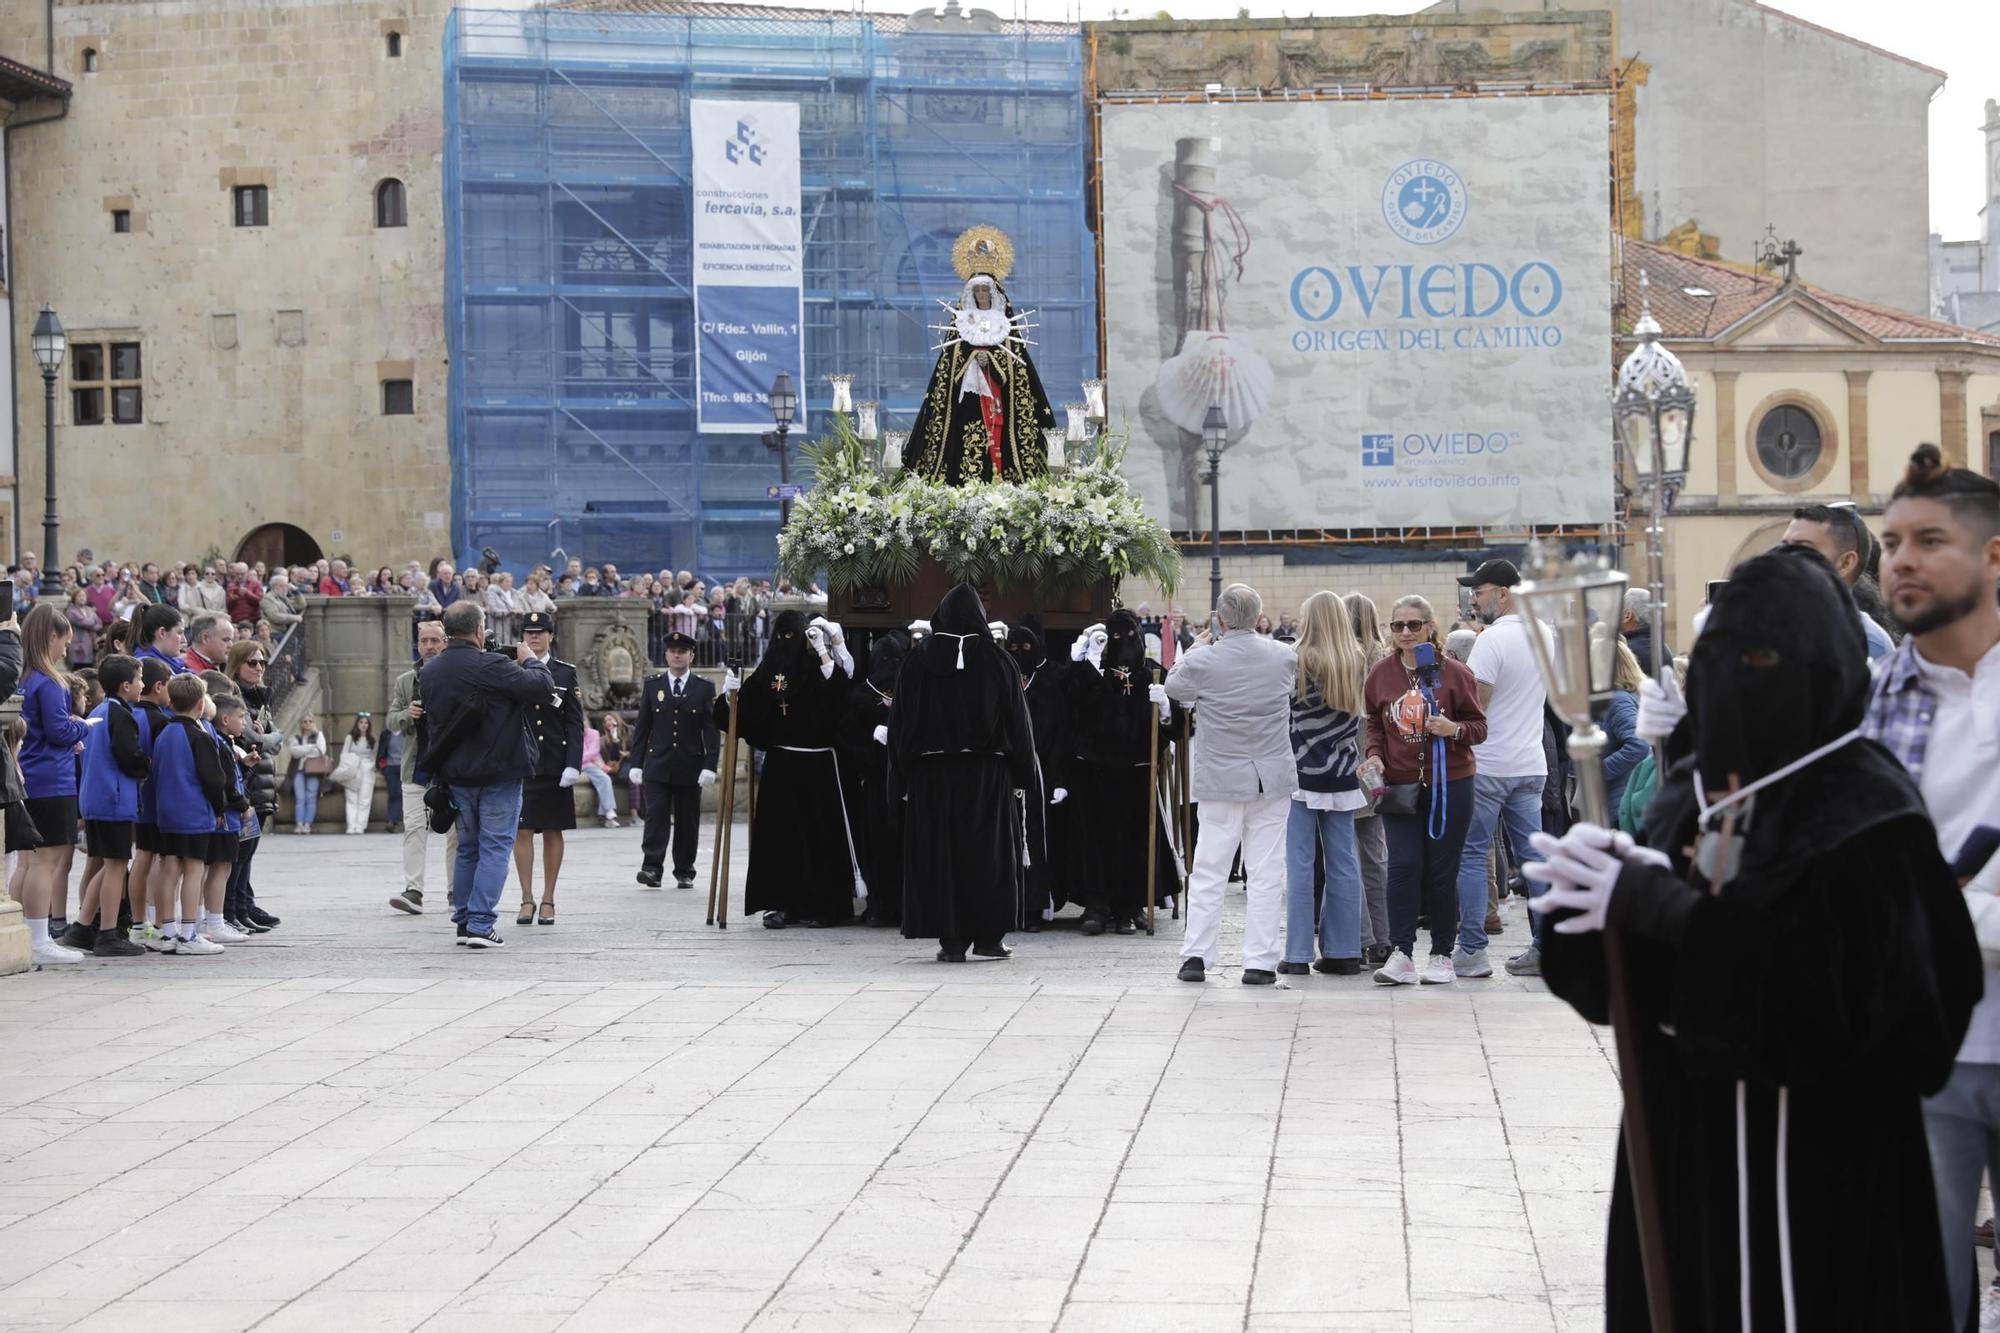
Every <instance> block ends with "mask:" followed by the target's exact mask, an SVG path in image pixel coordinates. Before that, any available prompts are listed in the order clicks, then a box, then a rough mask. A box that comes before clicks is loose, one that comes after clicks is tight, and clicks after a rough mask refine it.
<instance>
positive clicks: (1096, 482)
mask: <svg viewBox="0 0 2000 1333" xmlns="http://www.w3.org/2000/svg"><path fill="white" fill-rule="evenodd" d="M805 453H806V456H807V458H808V459H809V461H810V462H811V463H812V464H813V465H814V474H815V485H814V486H813V488H812V490H810V491H808V492H807V493H806V494H805V495H803V496H801V497H799V499H797V500H796V501H794V502H793V504H792V516H791V522H790V523H789V524H787V525H786V527H785V529H784V531H783V532H781V533H780V534H779V536H778V566H779V571H780V572H781V573H783V574H784V575H785V576H786V577H788V578H790V579H792V580H793V581H795V582H798V583H805V582H806V581H808V580H810V579H813V578H815V577H817V575H818V573H819V571H821V570H824V571H826V575H827V580H828V586H829V588H830V589H831V590H832V591H835V592H847V591H850V590H853V589H857V588H872V587H889V586H895V585H900V584H905V583H909V582H910V581H912V580H913V579H915V577H916V575H917V570H918V567H919V565H920V564H921V563H922V561H923V560H924V559H925V558H926V557H928V558H930V559H934V560H936V561H937V562H938V563H939V564H941V565H943V566H944V568H945V569H946V570H947V571H948V572H949V573H951V574H952V575H954V576H955V577H958V578H962V579H969V580H971V581H973V582H985V581H988V580H991V581H993V582H995V583H998V584H1000V585H1003V586H1014V587H1039V588H1045V589H1050V590H1056V589H1068V588H1073V587H1077V586H1080V585H1081V586H1094V585H1096V584H1098V583H1101V582H1103V581H1105V580H1107V579H1109V580H1113V581H1116V580H1119V579H1123V578H1127V577H1131V576H1134V575H1137V576H1141V577H1146V578H1150V579H1152V580H1153V581H1155V582H1156V583H1158V584H1160V585H1161V586H1162V587H1163V588H1165V589H1167V590H1169V591H1171V590H1172V589H1173V587H1174V586H1175V585H1176V583H1177V581H1178V579H1179V575H1180V551H1179V548H1177V547H1176V546H1175V545H1174V542H1173V538H1172V537H1170V536H1169V535H1168V533H1167V531H1166V530H1165V529H1164V528H1162V527H1161V526H1160V525H1159V524H1157V523H1155V522H1154V521H1153V520H1152V519H1151V518H1149V517H1147V515H1146V511H1145V507H1144V506H1143V505H1142V504H1141V503H1140V502H1139V497H1138V496H1136V495H1134V494H1133V493H1132V490H1131V488H1130V487H1129V486H1127V485H1126V482H1125V478H1124V476H1123V474H1122V473H1121V472H1120V471H1119V463H1120V461H1121V460H1122V458H1123V456H1124V446H1123V441H1122V439H1119V440H1116V441H1114V439H1113V438H1112V437H1108V436H1099V437H1098V441H1097V447H1096V448H1095V449H1094V450H1093V451H1092V452H1091V453H1090V455H1089V456H1088V457H1085V458H1079V459H1075V461H1074V462H1073V465H1072V466H1071V467H1070V468H1069V469H1068V470H1066V471H1063V472H1051V473H1048V474H1045V475H1043V476H1040V477H1033V478H1029V479H1026V480H1023V481H1000V482H991V483H985V484H981V485H975V486H945V485H941V484H939V483H935V482H931V481H927V480H925V479H923V478H921V477H917V476H914V475H911V474H910V473H907V472H898V473H895V474H893V475H891V476H888V477H884V476H882V475H880V473H879V472H878V471H877V470H876V469H875V468H874V467H873V465H872V464H871V462H870V460H869V459H868V457H867V455H866V453H865V450H864V446H863V445H862V442H861V441H860V440H859V439H857V438H856V437H855V436H854V434H853V432H852V429H851V428H850V427H849V426H848V423H847V421H846V418H844V417H836V418H835V427H834V431H833V434H832V435H831V436H829V437H828V438H827V439H826V440H823V441H821V442H819V443H817V444H814V445H810V446H808V447H807V449H806V450H805Z"/></svg>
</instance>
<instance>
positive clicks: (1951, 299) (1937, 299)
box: [1931, 97, 2000, 333]
mask: <svg viewBox="0 0 2000 1333" xmlns="http://www.w3.org/2000/svg"><path fill="white" fill-rule="evenodd" d="M1980 129H1981V131H1982V132H1983V133H1984V134H1985V136H1986V139H1985V151H1984V153H1983V154H1982V156H1983V158H1984V163H1983V166H1984V169H1985V173H1986V175H1985V179H1986V207H1985V208H1984V209H1983V210H1981V212H1980V215H1979V220H1980V223H1981V229H1980V230H1981V235H1980V236H1979V238H1978V239H1976V240H1970V241H1947V240H1945V239H1944V238H1942V237H1940V236H1936V235H1933V236H1932V237H1931V300H1932V306H1931V313H1932V314H1933V315H1936V316H1937V317H1938V318H1939V319H1943V320H1948V321H1950V322H1951V323H1953V324H1963V325H1965V326H1966V327H1968V328H1974V329H1983V330H1985V331H1986V332H1988V333H2000V101H1995V100H1993V99H1992V98H1990V97H1989V98H1988V99H1986V123H1985V124H1984V125H1982V126H1981V127H1980Z"/></svg>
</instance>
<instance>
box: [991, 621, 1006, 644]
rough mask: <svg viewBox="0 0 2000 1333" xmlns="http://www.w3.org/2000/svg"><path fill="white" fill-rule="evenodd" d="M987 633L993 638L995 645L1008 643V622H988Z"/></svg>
mask: <svg viewBox="0 0 2000 1333" xmlns="http://www.w3.org/2000/svg"><path fill="white" fill-rule="evenodd" d="M986 632H987V633H988V634H991V635H992V636H993V642H995V643H1005V642H1007V622H1006V621H1004V620H989V621H987V622H986Z"/></svg>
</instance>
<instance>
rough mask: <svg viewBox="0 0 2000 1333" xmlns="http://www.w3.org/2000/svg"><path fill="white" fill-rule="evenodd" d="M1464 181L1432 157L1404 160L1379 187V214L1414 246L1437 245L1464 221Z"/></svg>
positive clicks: (1393, 229)
mask: <svg viewBox="0 0 2000 1333" xmlns="http://www.w3.org/2000/svg"><path fill="white" fill-rule="evenodd" d="M1466 204H1467V199H1466V190H1465V181H1464V179H1463V178H1461V177H1460V176H1459V174H1458V173H1457V172H1456V171H1453V170H1452V169H1451V168H1450V167H1448V166H1446V165H1445V164H1444V163H1442V162H1438V161H1435V160H1434V159H1432V158H1428V157H1420V158H1417V159H1415V160H1414V161H1410V162H1405V163H1404V164H1403V165H1402V166H1400V167H1397V168H1396V169H1395V170H1394V171H1392V172H1390V173H1389V180H1388V183H1387V184H1385V185H1384V186H1383V187H1382V217H1383V219H1384V220H1385V221H1386V222H1388V224H1389V230H1390V231H1393V232H1395V233H1396V234H1397V235H1398V236H1400V237H1402V238H1403V239H1404V240H1406V241H1409V242H1410V243H1411V244H1413V245H1436V244H1437V243H1438V242H1439V241H1442V240H1445V239H1447V238H1449V237H1451V236H1452V235H1454V234H1456V233H1457V231H1458V229H1459V227H1460V226H1461V225H1463V224H1464V222H1465V210H1466Z"/></svg>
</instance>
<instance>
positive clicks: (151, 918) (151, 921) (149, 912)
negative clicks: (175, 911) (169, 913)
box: [146, 903, 160, 926]
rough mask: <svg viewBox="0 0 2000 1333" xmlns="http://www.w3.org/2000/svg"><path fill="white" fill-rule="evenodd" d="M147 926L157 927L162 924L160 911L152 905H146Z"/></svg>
mask: <svg viewBox="0 0 2000 1333" xmlns="http://www.w3.org/2000/svg"><path fill="white" fill-rule="evenodd" d="M146 924H147V925H149V926H157V925H159V924H160V909H159V908H157V907H155V906H153V905H152V904H151V903H147V904H146Z"/></svg>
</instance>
